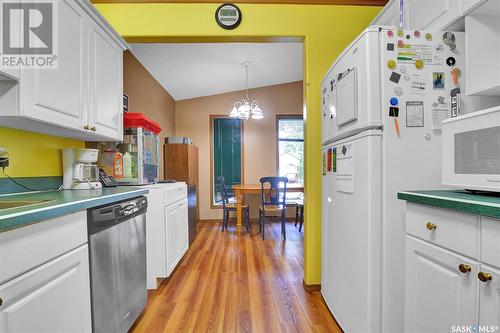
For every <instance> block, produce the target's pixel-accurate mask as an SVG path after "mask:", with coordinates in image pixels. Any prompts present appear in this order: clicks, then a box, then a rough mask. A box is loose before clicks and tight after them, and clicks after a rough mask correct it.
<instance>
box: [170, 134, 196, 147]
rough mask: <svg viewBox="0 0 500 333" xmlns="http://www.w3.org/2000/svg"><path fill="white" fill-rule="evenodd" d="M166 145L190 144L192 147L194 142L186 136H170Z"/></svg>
mask: <svg viewBox="0 0 500 333" xmlns="http://www.w3.org/2000/svg"><path fill="white" fill-rule="evenodd" d="M165 143H166V144H188V145H192V144H193V141H192V140H191V138H188V137H186V136H169V137H168V138H165Z"/></svg>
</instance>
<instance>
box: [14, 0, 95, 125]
mask: <svg viewBox="0 0 500 333" xmlns="http://www.w3.org/2000/svg"><path fill="white" fill-rule="evenodd" d="M58 15H59V23H58V27H59V43H58V44H59V55H58V68H57V69H25V70H21V78H20V87H21V114H22V116H24V117H27V118H31V119H35V120H39V121H42V122H46V123H51V124H55V125H57V126H58V127H65V128H70V129H75V130H81V131H82V132H84V129H83V126H84V124H83V123H84V121H85V119H84V114H85V113H86V110H85V109H84V103H83V101H84V100H85V98H86V97H85V96H84V86H85V84H84V82H86V77H85V75H86V73H87V71H88V70H87V68H86V59H85V58H84V52H83V49H84V48H85V47H84V46H85V45H86V41H85V39H86V33H85V30H86V15H87V14H85V12H84V11H83V9H81V8H80V6H78V4H77V3H76V2H75V1H74V0H61V1H60V2H59V7H58ZM53 134H58V131H57V130H54V133H53Z"/></svg>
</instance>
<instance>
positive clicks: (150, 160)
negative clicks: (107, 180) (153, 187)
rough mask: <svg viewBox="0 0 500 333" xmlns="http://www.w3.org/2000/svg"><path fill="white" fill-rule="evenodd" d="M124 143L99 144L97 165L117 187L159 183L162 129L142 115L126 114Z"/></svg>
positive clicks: (124, 116)
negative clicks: (159, 150) (159, 135)
mask: <svg viewBox="0 0 500 333" xmlns="http://www.w3.org/2000/svg"><path fill="white" fill-rule="evenodd" d="M123 127H124V130H123V132H124V135H123V142H100V143H98V144H97V147H98V148H99V150H100V152H101V154H100V158H99V161H98V165H99V167H100V168H101V169H102V170H103V172H104V173H106V174H107V175H109V176H111V177H113V178H114V181H115V183H116V184H118V185H145V184H154V183H157V182H158V180H159V177H158V175H159V165H160V162H159V161H160V160H159V156H158V149H159V139H158V134H159V133H160V132H161V128H160V126H159V125H158V124H157V123H156V122H154V121H153V120H151V119H149V118H148V117H146V116H145V115H143V114H142V113H130V112H127V113H124V114H123Z"/></svg>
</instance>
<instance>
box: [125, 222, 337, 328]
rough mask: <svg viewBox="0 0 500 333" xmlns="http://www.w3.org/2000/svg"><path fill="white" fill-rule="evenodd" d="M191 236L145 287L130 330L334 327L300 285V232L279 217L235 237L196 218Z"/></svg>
mask: <svg viewBox="0 0 500 333" xmlns="http://www.w3.org/2000/svg"><path fill="white" fill-rule="evenodd" d="M198 230H199V232H198V236H197V238H196V240H195V242H194V243H193V244H192V246H191V247H190V249H189V250H188V252H187V253H186V255H185V256H184V258H183V260H182V262H181V263H180V265H179V267H178V268H177V269H176V271H175V272H174V273H173V274H172V276H171V277H170V278H169V279H166V280H165V281H163V283H162V284H161V285H160V286H159V287H158V289H157V290H155V291H152V292H150V296H149V299H148V304H147V306H146V309H145V310H144V312H143V314H142V315H141V317H140V318H139V319H138V320H137V322H136V323H135V325H134V326H133V327H132V329H131V332H132V333H146V332H147V333H156V332H158V333H163V332H165V333H170V332H195V333H198V332H214V333H225V332H228V333H235V332H241V333H247V332H255V333H261V332H262V333H268V332H271V333H274V332H276V333H282V332H286V333H288V332H299V333H309V332H311V333H313V332H314V333H316V332H318V333H323V332H325V333H326V332H333V333H337V332H342V330H341V329H340V327H339V326H338V324H337V323H336V322H335V320H334V318H333V317H332V315H331V314H330V312H329V310H328V308H327V307H326V305H325V303H324V301H323V299H322V297H321V294H320V293H319V292H312V293H310V292H307V291H305V290H304V288H303V286H302V277H303V261H304V260H303V258H304V249H303V235H302V233H299V232H298V230H297V228H295V227H294V226H293V223H287V240H286V241H282V239H281V228H280V225H279V224H272V225H267V226H266V240H265V241H263V240H262V239H261V235H260V233H259V230H258V226H257V225H255V224H253V225H252V228H251V231H250V233H249V234H246V233H244V232H243V233H242V234H241V235H238V234H237V232H236V229H235V227H234V226H230V227H229V230H227V231H225V232H221V229H220V223H216V222H204V223H200V224H198Z"/></svg>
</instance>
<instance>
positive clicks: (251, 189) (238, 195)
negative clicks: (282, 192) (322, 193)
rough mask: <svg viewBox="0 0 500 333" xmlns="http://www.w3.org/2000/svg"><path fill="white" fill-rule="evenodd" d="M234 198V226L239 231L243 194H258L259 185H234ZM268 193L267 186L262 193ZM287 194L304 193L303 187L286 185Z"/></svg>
mask: <svg viewBox="0 0 500 333" xmlns="http://www.w3.org/2000/svg"><path fill="white" fill-rule="evenodd" d="M232 189H233V192H234V197H235V199H236V225H237V227H238V230H241V226H242V225H243V205H244V204H245V194H260V191H261V184H235V185H233V186H232ZM266 190H267V191H269V184H267V187H264V191H266ZM286 191H287V192H304V185H302V184H290V183H288V184H287V185H286Z"/></svg>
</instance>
